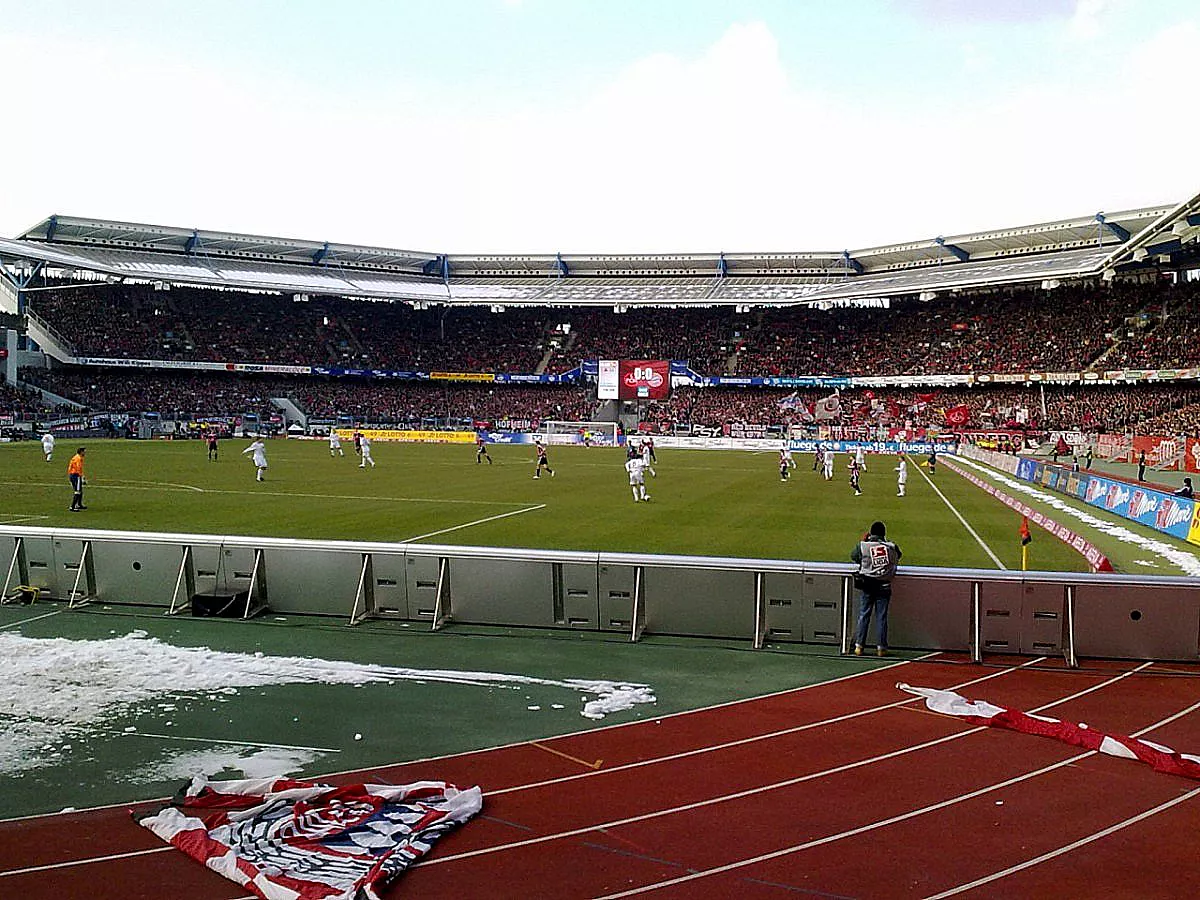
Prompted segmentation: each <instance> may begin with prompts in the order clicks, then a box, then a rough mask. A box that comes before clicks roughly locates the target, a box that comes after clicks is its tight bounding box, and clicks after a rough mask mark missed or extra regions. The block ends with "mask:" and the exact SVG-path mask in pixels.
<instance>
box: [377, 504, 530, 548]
mask: <svg viewBox="0 0 1200 900" xmlns="http://www.w3.org/2000/svg"><path fill="white" fill-rule="evenodd" d="M545 508H546V504H545V503H539V504H538V505H537V506H527V507H525V508H524V509H514V510H513V511H512V512H506V513H500V514H499V515H498V516H488V517H487V518H486V519H476V520H475V521H474V522H464V523H463V524H462V525H455V526H454V527H452V528H443V529H441V530H440V531H431V532H429V534H419V535H417V536H416V537H411V538H405V539H404V540H402V541H398V542H397V543H401V544H411V543H412V542H413V541H423V540H425V538H431V537H436V536H437V535H439V534H449V533H450V532H451V531H458V530H459V529H462V528H470V527H471V526H473V525H482V524H483V523H484V522H495V521H496V520H497V519H507V518H508V517H509V516H519V515H521V514H522V513H527V512H536V511H537V510H539V509H545Z"/></svg>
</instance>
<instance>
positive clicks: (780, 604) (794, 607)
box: [763, 572, 815, 641]
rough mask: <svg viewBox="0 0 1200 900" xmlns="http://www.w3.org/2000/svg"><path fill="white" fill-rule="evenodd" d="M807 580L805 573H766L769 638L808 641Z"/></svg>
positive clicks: (766, 635) (767, 633)
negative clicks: (806, 624) (806, 622)
mask: <svg viewBox="0 0 1200 900" xmlns="http://www.w3.org/2000/svg"><path fill="white" fill-rule="evenodd" d="M809 577H815V576H809ZM804 580H805V576H803V575H797V574H795V573H793V572H767V573H766V574H765V575H764V585H763V586H764V590H765V593H766V617H767V622H766V634H765V637H766V640H767V641H803V640H804V633H805V630H806V629H805V620H806V619H807V616H806V615H805V613H806V608H805V606H806V604H805V599H804Z"/></svg>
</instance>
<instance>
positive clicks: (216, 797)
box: [138, 775, 483, 900]
mask: <svg viewBox="0 0 1200 900" xmlns="http://www.w3.org/2000/svg"><path fill="white" fill-rule="evenodd" d="M482 806H483V793H482V792H481V791H480V789H479V788H478V787H473V788H470V789H468V790H459V789H458V788H456V787H454V786H453V785H449V784H446V783H444V782H441V781H421V782H416V783H414V784H404V785H391V784H352V785H346V786H344V787H333V786H331V785H327V784H317V783H315V782H311V781H295V780H292V779H288V778H279V779H274V778H266V779H249V780H244V781H218V782H213V783H211V784H210V783H209V781H208V779H207V778H205V777H204V776H203V775H197V776H195V777H194V778H193V779H192V780H191V782H190V783H188V784H187V785H185V787H184V789H183V790H182V791H181V792H180V794H179V796H177V797H176V798H175V800H173V801H172V804H171V805H170V806H167V807H165V808H164V809H162V810H161V811H160V812H158V813H157V814H155V815H152V816H146V817H144V818H140V819H138V823H139V824H140V825H143V826H145V827H146V828H149V829H150V830H151V831H153V832H154V833H155V834H157V835H158V836H159V837H160V838H162V839H163V840H164V841H166V842H167V843H169V844H172V845H173V846H175V847H177V848H178V849H180V850H182V851H183V852H184V853H186V854H187V855H188V856H190V857H192V858H193V859H195V860H197V861H198V862H201V863H203V864H204V865H205V866H207V867H208V868H210V869H212V870H213V871H214V872H216V873H218V874H220V875H223V876H225V877H226V878H228V879H230V880H231V881H235V882H237V883H238V884H239V885H241V886H242V887H244V888H245V889H246V890H249V891H252V892H253V893H255V894H256V895H257V896H259V897H262V898H264V900H285V898H286V900H378V898H379V892H380V891H381V890H383V888H384V887H386V886H387V884H389V883H390V882H391V881H392V880H393V879H395V878H396V877H397V876H398V875H399V874H400V873H401V872H403V871H404V870H405V869H407V868H408V867H409V866H410V865H412V864H413V863H414V862H416V861H417V860H419V859H420V858H421V857H422V856H424V855H425V854H426V853H428V852H429V850H430V848H431V847H432V846H433V843H434V842H435V841H436V840H437V839H438V838H439V837H441V836H442V835H443V834H445V833H446V832H447V831H449V830H451V829H452V828H454V827H455V826H456V825H460V824H462V823H463V822H466V821H467V820H468V819H470V818H471V817H472V816H474V815H475V814H476V813H478V812H479V810H480V809H481V808H482Z"/></svg>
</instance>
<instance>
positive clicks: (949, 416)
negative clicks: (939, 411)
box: [945, 403, 971, 425]
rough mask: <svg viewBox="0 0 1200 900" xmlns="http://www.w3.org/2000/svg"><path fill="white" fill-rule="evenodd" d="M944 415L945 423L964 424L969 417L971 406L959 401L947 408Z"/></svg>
mask: <svg viewBox="0 0 1200 900" xmlns="http://www.w3.org/2000/svg"><path fill="white" fill-rule="evenodd" d="M945 415H946V424H947V425H966V424H967V422H968V421H970V419H971V407H969V406H967V404H965V403H960V404H958V406H951V407H950V408H949V409H947V410H946V413H945Z"/></svg>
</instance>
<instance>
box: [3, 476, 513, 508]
mask: <svg viewBox="0 0 1200 900" xmlns="http://www.w3.org/2000/svg"><path fill="white" fill-rule="evenodd" d="M158 483H159V484H163V485H166V484H167V482H158ZM0 485H18V486H21V487H49V488H60V487H62V485H60V484H57V483H55V484H50V483H48V482H45V481H0ZM88 487H89V488H90V489H92V490H96V489H100V490H114V491H154V490H162V489H163V488H153V487H138V486H136V485H131V484H112V483H109V482H88ZM166 489H167V490H202V491H203V493H205V494H235V495H237V496H241V497H305V498H309V499H318V500H375V501H383V502H385V503H456V504H459V505H471V506H511V505H512V504H511V503H509V502H508V501H505V500H458V499H453V498H449V497H387V496H383V495H380V494H373V495H371V496H369V497H368V496H360V495H357V494H308V493H303V492H300V491H233V490H223V489H219V488H192V487H191V486H189V485H184V486H181V487H178V488H166Z"/></svg>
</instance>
